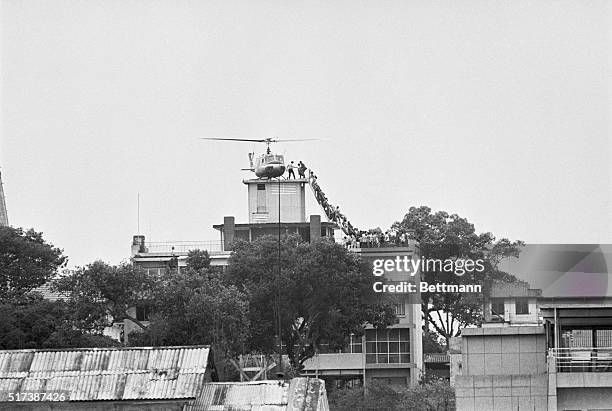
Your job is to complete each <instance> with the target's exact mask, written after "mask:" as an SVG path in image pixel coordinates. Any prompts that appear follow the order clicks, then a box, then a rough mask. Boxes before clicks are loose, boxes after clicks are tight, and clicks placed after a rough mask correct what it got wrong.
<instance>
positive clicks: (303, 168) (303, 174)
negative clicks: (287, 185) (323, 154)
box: [298, 160, 306, 178]
mask: <svg viewBox="0 0 612 411" xmlns="http://www.w3.org/2000/svg"><path fill="white" fill-rule="evenodd" d="M298 175H299V176H300V178H306V166H305V165H304V163H302V160H300V162H299V163H298Z"/></svg>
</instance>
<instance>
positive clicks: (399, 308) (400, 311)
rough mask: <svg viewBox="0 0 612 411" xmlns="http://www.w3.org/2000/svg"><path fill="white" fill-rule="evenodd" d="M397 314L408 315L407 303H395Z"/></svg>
mask: <svg viewBox="0 0 612 411" xmlns="http://www.w3.org/2000/svg"><path fill="white" fill-rule="evenodd" d="M394 308H395V315H399V316H403V315H406V305H405V304H404V303H400V304H395V307H394Z"/></svg>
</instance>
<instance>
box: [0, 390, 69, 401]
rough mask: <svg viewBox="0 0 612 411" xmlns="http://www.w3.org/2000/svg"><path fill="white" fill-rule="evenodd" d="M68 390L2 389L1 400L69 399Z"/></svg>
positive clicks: (0, 392)
mask: <svg viewBox="0 0 612 411" xmlns="http://www.w3.org/2000/svg"><path fill="white" fill-rule="evenodd" d="M69 400H70V392H68V391H48V392H40V391H19V392H13V391H0V401H7V402H39V401H44V402H46V401H54V402H55V401H69Z"/></svg>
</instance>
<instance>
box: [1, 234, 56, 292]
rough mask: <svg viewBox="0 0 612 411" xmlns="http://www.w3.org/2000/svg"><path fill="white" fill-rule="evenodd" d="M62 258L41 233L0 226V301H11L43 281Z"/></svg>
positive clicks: (52, 273)
mask: <svg viewBox="0 0 612 411" xmlns="http://www.w3.org/2000/svg"><path fill="white" fill-rule="evenodd" d="M66 261H67V258H66V257H65V256H64V255H63V252H62V250H60V249H59V248H56V247H54V246H53V245H52V244H49V243H47V242H46V241H45V240H44V239H43V236H42V233H38V232H36V231H34V230H33V229H30V230H27V231H24V230H23V229H21V228H13V227H4V226H2V227H0V302H10V301H15V300H16V299H19V298H21V297H23V296H25V295H26V294H27V293H29V292H30V291H32V290H33V289H34V288H36V287H40V286H41V285H43V284H45V283H46V282H47V281H48V280H49V279H51V278H52V277H53V276H54V275H55V274H56V273H57V270H58V269H60V268H63V267H64V266H65V264H66Z"/></svg>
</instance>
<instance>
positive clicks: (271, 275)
mask: <svg viewBox="0 0 612 411" xmlns="http://www.w3.org/2000/svg"><path fill="white" fill-rule="evenodd" d="M279 261H280V265H279ZM365 270H366V267H364V265H363V264H362V263H361V261H360V260H359V259H358V258H357V257H356V256H355V255H353V254H351V253H350V252H348V251H347V250H346V248H344V247H343V246H341V245H339V244H336V243H334V242H332V241H328V240H325V239H322V240H319V241H314V242H312V243H306V242H302V241H301V239H300V237H299V236H288V237H285V238H283V239H282V242H281V248H280V259H279V248H278V239H277V238H274V237H261V238H259V239H257V240H255V241H253V242H250V243H249V242H237V243H235V244H234V253H233V255H232V257H231V258H230V263H229V266H228V270H227V273H226V280H227V281H228V282H229V283H230V284H233V285H235V286H236V287H238V288H240V289H242V290H244V292H245V294H247V295H248V298H249V305H250V310H249V318H250V322H251V333H250V337H249V339H248V344H247V350H252V351H259V352H273V351H274V350H275V349H276V347H277V344H276V340H275V335H277V334H278V329H279V326H278V324H279V323H280V331H281V337H282V342H283V346H284V347H285V349H286V351H287V353H288V355H289V360H290V362H291V364H292V366H293V367H294V368H295V369H297V370H298V371H299V369H300V368H301V367H302V365H303V363H304V362H305V361H306V360H307V359H308V358H310V357H312V356H313V355H314V354H315V352H317V351H318V350H319V349H320V347H321V346H322V345H323V344H326V345H327V346H329V347H330V348H332V349H340V348H343V347H345V346H346V343H347V338H348V336H349V335H350V334H351V333H355V334H357V335H360V334H362V333H363V326H364V324H365V323H366V322H369V323H370V324H373V325H375V326H377V327H386V326H388V325H390V324H392V323H393V322H394V321H395V315H394V312H393V307H392V306H391V305H390V304H389V303H387V305H385V304H383V303H379V302H377V300H376V299H375V298H374V296H373V291H372V285H371V278H370V277H371V276H369V275H367V273H366V271H365Z"/></svg>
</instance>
